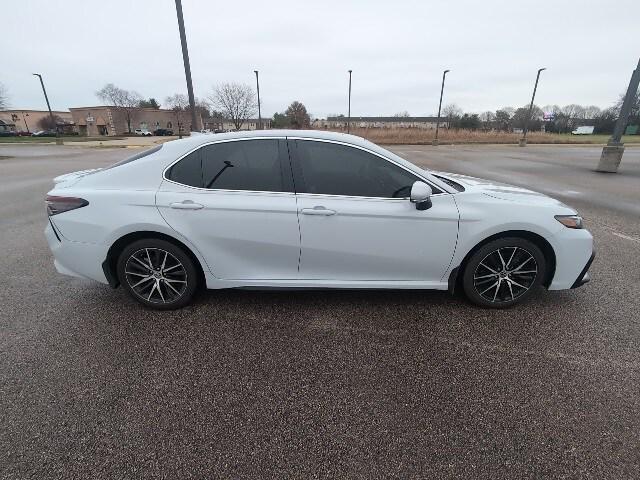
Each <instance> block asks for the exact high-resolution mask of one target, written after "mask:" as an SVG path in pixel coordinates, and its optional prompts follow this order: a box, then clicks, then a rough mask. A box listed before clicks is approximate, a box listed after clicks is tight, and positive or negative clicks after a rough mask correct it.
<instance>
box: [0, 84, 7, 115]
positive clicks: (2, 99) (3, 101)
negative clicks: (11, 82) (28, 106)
mask: <svg viewBox="0 0 640 480" xmlns="http://www.w3.org/2000/svg"><path fill="white" fill-rule="evenodd" d="M8 106H9V93H8V92H7V87H5V86H4V85H3V84H2V83H0V110H6V109H7V107H8Z"/></svg>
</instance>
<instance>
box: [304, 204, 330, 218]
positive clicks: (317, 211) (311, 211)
mask: <svg viewBox="0 0 640 480" xmlns="http://www.w3.org/2000/svg"><path fill="white" fill-rule="evenodd" d="M302 214H303V215H323V216H325V217H328V216H330V215H335V214H336V211H335V210H329V209H328V208H325V207H323V206H321V205H318V206H317V207H313V208H303V209H302Z"/></svg>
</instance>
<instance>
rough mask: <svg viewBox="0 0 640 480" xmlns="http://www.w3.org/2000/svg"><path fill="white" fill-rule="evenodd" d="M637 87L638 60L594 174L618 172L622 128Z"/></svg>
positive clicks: (621, 150)
mask: <svg viewBox="0 0 640 480" xmlns="http://www.w3.org/2000/svg"><path fill="white" fill-rule="evenodd" d="M638 85H640V60H638V66H637V67H636V69H635V70H634V71H633V74H632V75H631V80H630V81H629V87H628V88H627V94H626V95H625V96H624V101H623V102H622V108H620V115H618V120H617V121H616V126H615V127H614V129H613V135H611V138H610V139H609V141H608V142H607V144H606V145H605V146H604V147H603V148H602V154H601V155H600V162H599V163H598V166H597V167H596V172H610V173H616V172H617V171H618V167H619V166H620V162H621V161H622V154H623V153H624V143H623V142H622V133H623V132H624V127H625V126H626V125H627V120H628V119H629V114H630V113H631V107H632V106H633V102H634V100H635V97H636V93H637V92H638Z"/></svg>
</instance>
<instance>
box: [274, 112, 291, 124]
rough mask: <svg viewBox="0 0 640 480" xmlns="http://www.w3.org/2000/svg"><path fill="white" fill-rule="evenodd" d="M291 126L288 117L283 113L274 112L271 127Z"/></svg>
mask: <svg viewBox="0 0 640 480" xmlns="http://www.w3.org/2000/svg"><path fill="white" fill-rule="evenodd" d="M290 126H291V122H290V121H289V117H287V116H286V115H285V114H284V113H277V112H276V113H274V114H273V118H272V119H271V127H272V128H289V127H290Z"/></svg>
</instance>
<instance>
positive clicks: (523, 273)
mask: <svg viewBox="0 0 640 480" xmlns="http://www.w3.org/2000/svg"><path fill="white" fill-rule="evenodd" d="M537 275H538V264H537V262H536V259H535V258H534V256H533V255H532V254H531V253H530V252H529V251H527V250H525V249H524V248H521V247H501V248H498V249H497V250H494V251H493V252H491V253H489V254H488V255H487V256H485V257H484V258H483V259H482V261H481V262H480V263H479V264H478V266H477V267H476V270H475V272H474V274H473V286H474V288H475V289H476V292H477V293H478V295H480V296H481V297H482V298H483V299H485V300H487V301H489V302H491V303H506V302H513V301H515V300H516V299H517V298H518V297H520V296H522V295H524V294H525V293H526V292H528V291H529V289H530V288H531V287H532V286H533V285H534V283H535V280H536V276H537Z"/></svg>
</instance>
